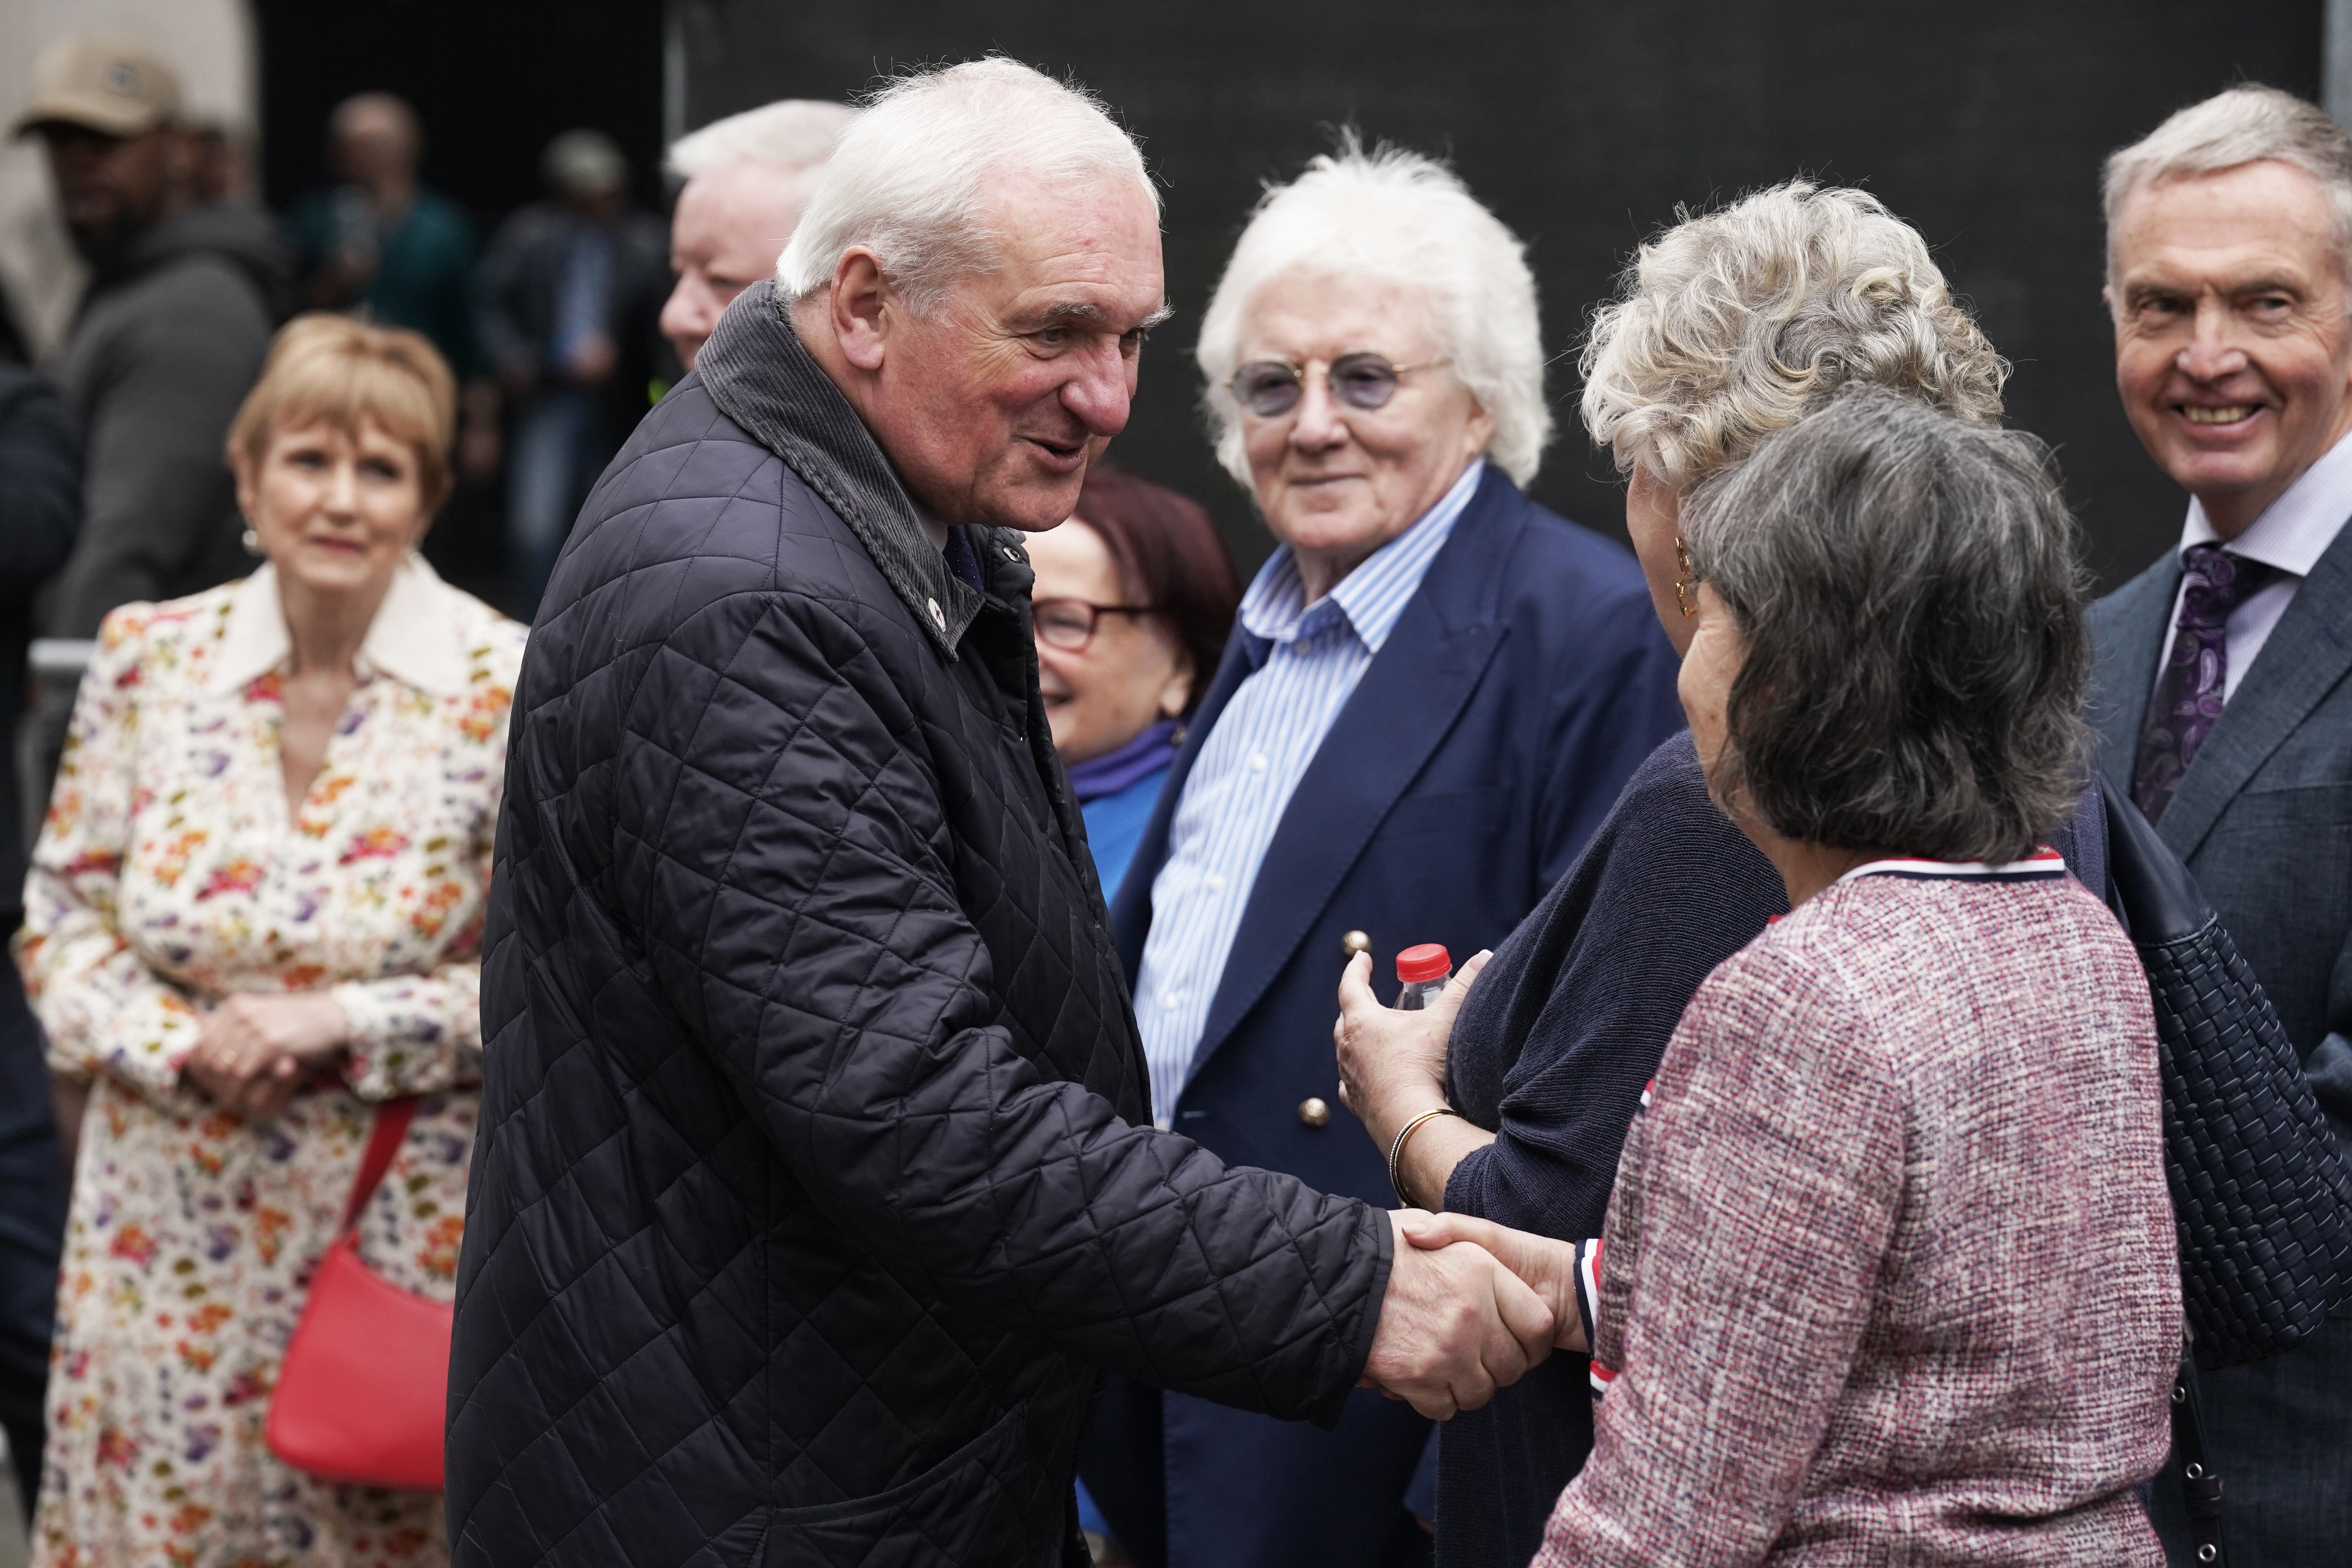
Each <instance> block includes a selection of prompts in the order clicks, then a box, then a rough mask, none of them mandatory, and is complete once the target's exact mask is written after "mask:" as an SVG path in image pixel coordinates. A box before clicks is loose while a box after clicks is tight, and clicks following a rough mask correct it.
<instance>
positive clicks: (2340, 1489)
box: [2091, 87, 2352, 1568]
mask: <svg viewBox="0 0 2352 1568" xmlns="http://www.w3.org/2000/svg"><path fill="white" fill-rule="evenodd" d="M2105 194H2106V219H2107V303H2108V306H2109V309H2110V311H2111V312H2112V315H2113V321H2114V327H2115V339H2116V390H2117V391H2118V392H2119V393H2121V395H2122V397H2123V405H2124V412H2125V414H2126V416H2129V418H2130V419H2131V422H2132V428H2133V429H2134V430H2135V431H2137V433H2138V435H2139V438H2140V441H2141V444H2142V445H2143V446H2145V447H2147V453H2148V456H2149V457H2150V458H2153V459H2154V460H2155V461H2156V463H2157V465H2158V467H2160V468H2163V469H2164V471H2165V473H2166V474H2167V475H2168V476H2169V477H2170V478H2171V479H2172V480H2173V481H2174V482H2175V483H2176V484H2178V485H2179V487H2180V488H2181V489H2183V490H2185V491H2186V492H2188V495H2187V501H2186V506H2185V509H2184V510H2185V512H2186V515H2185V517H2184V519H2183V521H2182V524H2181V531H2180V537H2179V542H2177V543H2176V544H2174V545H2173V547H2172V548H2170V549H2168V550H2167V551H2166V552H2164V553H2163V555H2162V556H2161V557H2160V558H2158V560H2157V561H2156V562H2155V563H2153V564H2151V565H2150V566H2149V567H2148V568H2147V570H2146V571H2145V572H2142V573H2141V574H2139V575H2138V576H2137V577H2135V578H2133V579H2132V580H2131V581H2130V582H2129V583H2126V584H2124V585H2123V586H2122V587H2121V588H2118V589H2117V590H2116V592H2115V593H2114V594H2113V595H2110V596H2109V597H2107V598H2106V599H2105V600H2103V601H2101V602H2100V604H2099V605H2096V606H2095V608H2094V609H2093V611H2092V615H2091V628H2092V633H2093V637H2094V638H2095V644H2096V647H2097V650H2098V664H2097V683H2098V693H2099V696H2098V700H2096V701H2095V703H2094V705H2093V709H2092V716H2093V719H2094V721H2095V722H2096V723H2097V724H2098V726H2099V729H2100V733H2101V741H2102V760H2103V762H2104V763H2105V768H2106V774H2107V777H2108V778H2109V779H2111V780H2113V781H2114V782H2115V783H2116V785H2117V786H2118V787H2128V788H2129V790H2130V792H2131V795H2132V798H2133V800H2134V801H2136V802H2137V804H2138V805H2139V807H2140V809H2141V811H2142V812H2144V813H2145V814H2146V815H2147V817H2148V819H2149V820H2150V821H2151V822H2153V823H2154V824H2155V825H2156V828H2157V831H2158V833H2159V834H2160V835H2162V837H2164V839H2165V841H2166V842H2167V843H2168V844H2169V845H2170V846H2171V847H2172V848H2173V849H2174V850H2175V851H2177V852H2178V853H2179V855H2180V857H2181V858H2183V859H2184V860H2185V861H2187V863H2188V865H2189V869H2190V870H2191V871H2192V872H2194V873H2195V875H2196V878H2197V881H2198V884H2199V886H2200V887H2201V888H2202V889H2204V891H2205V893H2206V895H2207V897H2208V898H2210V900H2211V901H2212V904H2213V908H2214V910H2216V911H2217V912H2218V913H2219V914H2220V916H2221V923H2222V926H2223V928H2224V929H2225V930H2227V931H2229V933H2230V935H2231V938H2232V940H2233V941H2234V942H2236V944H2237V947H2238V950H2239V952H2241V953H2242V955H2243V956H2244V958H2245V961H2246V963H2247V965H2248V966H2249V967H2250V968H2251V969H2252V971H2253V973H2254V975H2255V976H2256V978H2258V979H2259V980H2260V981H2261V982H2262V986H2263V991H2264V992H2265V993H2266V994H2268V995H2269V997H2270V999H2271V1001H2272V1003H2273V1005H2275V1006H2276V1007H2277V1009H2278V1017H2279V1022H2280V1023H2281V1024H2282V1025H2284V1027H2285V1031H2286V1034H2287V1037H2288V1038H2289V1039H2290V1040H2291V1041H2292V1042H2293V1043H2294V1047H2295V1049H2296V1050H2297V1051H2298V1052H2299V1053H2300V1054H2301V1055H2302V1056H2303V1057H2304V1058H2305V1062H2306V1068H2307V1071H2308V1072H2309V1075H2310V1078H2311V1082H2312V1087H2313V1088H2314V1089H2315V1090H2316V1091H2317V1094H2318V1099H2319V1103H2320V1105H2321V1106H2322V1107H2323V1108H2324V1109H2325V1110H2326V1111H2327V1112H2328V1113H2329V1116H2330V1118H2331V1120H2332V1121H2334V1123H2335V1126H2336V1134H2337V1137H2338V1139H2339V1140H2342V1139H2345V1138H2347V1137H2352V834H2347V826H2352V680H2347V679H2346V676H2347V672H2352V644H2347V641H2346V640H2345V636H2344V628H2345V627H2346V626H2347V625H2352V530H2347V528H2346V527H2345V526H2344V524H2345V520H2346V519H2347V517H2352V279H2347V272H2352V137H2347V135H2346V134H2345V132H2344V130H2343V128H2342V127H2341V126H2339V125H2337V124H2336V121H2334V120H2332V119H2330V118H2329V117H2328V115H2327V114H2326V112H2325V111H2323V110H2320V109H2319V108H2318V107H2317V106H2315V105H2314V104H2309V103H2305V102H2304V101H2302V100H2300V99H2297V98H2295V97H2294V96H2293V95H2291V94H2288V93H2284V92H2281V91H2278V90H2277V89H2273V88H2263V87H2237V88H2232V89H2230V90H2229V91H2227V92H2222V93H2219V94H2216V95H2215V96H2214V97H2212V98H2210V99H2207V100H2205V101H2204V102H2202V103H2198V104H2193V105H2191V106H2190V107H2189V108H2187V109H2184V110H2180V111H2179V113H2178V114H2175V115H2173V116H2172V117H2171V118H2170V119H2168V120H2167V121H2165V122H2164V123H2163V124H2162V125H2160V126H2158V128H2157V129H2156V130H2155V131H2153V132H2150V133H2149V134H2148V135H2147V137H2146V138H2144V139H2143V140H2141V141H2139V142H2136V143H2134V144H2133V145H2131V146H2129V147H2126V148H2125V149H2123V150H2122V151H2121V152H2118V153H2116V155H2115V156H2114V157H2113V158H2111V159H2109V160H2108V163H2107V169H2106V193H2105ZM2202 1383H2203V1395H2204V1397H2203V1405H2204V1415H2205V1437H2206V1459H2207V1462H2208V1464H2209V1466H2210V1468H2212V1469H2214V1470H2215V1471H2217V1472H2218V1473H2219V1474H2220V1476H2221V1482H2222V1486H2223V1491H2222V1507H2223V1509H2224V1510H2225V1522H2226V1524H2227V1528H2228V1532H2229V1543H2228V1544H2229V1551H2230V1561H2231V1563H2233V1564H2245V1563H2253V1564H2260V1565H2262V1568H2272V1565H2280V1568H2284V1565H2286V1564H2297V1563H2321V1562H2341V1561H2343V1559H2344V1556H2345V1552H2346V1542H2347V1541H2352V1399H2347V1390H2352V1321H2347V1320H2346V1319H2345V1318H2343V1317H2341V1316H2339V1317H2336V1318H2335V1319H2333V1320H2332V1321H2328V1322H2326V1323H2325V1324H2324V1325H2323V1326H2321V1328H2320V1329H2319V1330H2318V1331H2317V1332H2315V1333H2314V1334H2313V1335H2311V1336H2310V1338H2309V1339H2308V1340H2307V1341H2305V1342H2304V1343H2302V1344H2299V1345H2297V1346H2296V1347H2295V1348H2294V1349H2293V1350H2292V1351H2290V1352H2287V1353H2286V1354H2284V1355H2282V1356H2279V1357H2277V1358H2275V1359H2273V1360H2268V1361H2262V1362H2256V1363H2252V1364H2250V1365H2244V1366H2233V1367H2228V1368H2224V1369H2222V1370H2220V1371H2218V1372H2209V1373H2206V1374H2205V1375H2204V1377H2203V1379H2202ZM2156 1496H2157V1519H2158V1525H2159V1527H2160V1528H2162V1529H2163V1530H2164V1531H2166V1534H2167V1536H2168V1540H2169V1542H2171V1544H2172V1545H2173V1546H2174V1548H2175V1550H2176V1551H2177V1552H2184V1551H2185V1550H2186V1546H2187V1542H2188V1537H2189V1531H2188V1528H2187V1520H2186V1518H2185V1515H2184V1512H2183V1510H2180V1509H2179V1507H2178V1506H2177V1497H2178V1493H2177V1491H2176V1490H2175V1489H2174V1488H2173V1487H2172V1486H2171V1485H2170V1484H2169V1481H2168V1482H2167V1483H2160V1484H2159V1485H2158V1489H2157V1494H2156Z"/></svg>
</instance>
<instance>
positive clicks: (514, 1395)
mask: <svg viewBox="0 0 2352 1568" xmlns="http://www.w3.org/2000/svg"><path fill="white" fill-rule="evenodd" d="M1029 583H1030V573H1029V570H1028V567H1027V564H1026V557H1025V553H1024V551H1023V549H1022V546H1021V543H1020V536H1019V535H1018V534H1014V533H1007V532H1000V531H992V530H982V529H964V530H959V531H956V534H955V536H954V540H953V542H951V544H950V549H949V551H948V552H947V554H946V556H945V557H942V555H941V552H940V551H939V550H937V549H936V548H933V547H932V546H931V544H930V543H929V539H928V537H927V536H926V535H925V534H924V532H923V531H922V529H921V527H920V524H919V521H917V518H916V516H915V514H914V511H913V509H912V507H911V505H910V503H909V502H908V499H907V497H906V495H905V492H904V491H903V489H901V488H900V486H899V485H898V480H897V479H896V476H895V475H894V473H893V472H892V470H891V468H890V467H889V464H888V462H887V459H886V458H884V457H883V455H882V453H881V451H880V450H879V448H878V447H876V445H875V444H874V442H873V440H872V438H871V437H870V436H868V435H867V433H866V430H865V429H864V427H863V426H861V425H860V424H859V423H858V422H857V420H856V417H855V416H854V415H853V414H852V413H851V411H850V409H849V407H848V405H846V404H845V402H844V401H843V400H842V399H841V397H840V395H838V393H837V392H835V389H834V388H833V386H832V384H830V383H829V382H828V381H827V380H826V379H825V378H824V374H823V373H822V372H820V371H819V370H818V369H817V367H816V366H815V364H814V362H812V361H811V360H810V359H809V358H808V356H807V354H806V353H805V352H804V351H803V349H802V348H801V346H800V343H799V342H798V340H797V339H796V338H795V337H794V336H793V331H792V330H791V327H790V325H789V323H788V322H787V321H786V320H785V319H784V318H783V316H782V313H781V312H780V311H779V310H778V309H777V307H776V304H775V301H774V300H773V297H772V292H771V290H770V289H768V288H767V286H765V285H761V286H760V287H758V288H756V289H750V290H747V291H746V292H745V294H744V295H743V296H742V298H741V299H740V300H739V301H738V302H737V303H736V305H735V306H734V307H732V308H731V309H730V310H729V312H728V314H727V317H726V318H725V320H724V321H722V322H721V323H720V326H719V332H718V333H717V335H715V336H714V337H713V338H712V340H711V342H710V343H709V346H708V347H707V348H706V349H705V350H704V351H703V353H702V355H701V359H700V363H699V366H698V374H697V375H694V376H689V377H688V379H687V380H686V381H685V382H683V383H681V384H680V385H679V386H678V388H677V390H676V391H675V392H673V393H672V394H671V395H669V397H668V398H667V399H666V400H665V401H664V402H663V403H662V405H660V407H658V408H657V409H656V410H655V411H654V412H653V413H652V414H651V415H650V416H647V418H646V422H645V424H644V425H643V426H641V427H640V428H639V429H638V431H637V433H636V435H635V437H634V438H633V439H632V440H631V442H630V443H629V445H628V447H626V448H625V450H624V451H623V452H622V454H621V455H620V457H619V458H616V459H615V460H614V464H613V467H612V468H610V469H609V470H607V472H606V474H605V475H604V479H602V480H601V481H600V482H599V484H598V486H597V489H596V490H595V492H594V493H593V495H592V496H591V498H590V500H589V501H588V504H587V507H586V509H585V510H584V511H583V514H582V517H581V520H580V522H579V524H578V526H577V527H576V528H575V529H574V531H573V533H572V540H571V542H570V543H569V544H568V545H567V546H566V547H565V551H564V554H563V557H562V562H561V563H560V564H559V566H558V568H557V571H556V574H555V577H554V580H553V583H552V584H551V588H550V591H549V594H548V597H547V599H546V601H545V603H544V604H543V605H542V606H541V611H540V621H539V625H538V627H537V628H536V629H535V630H534V632H533V634H532V637H531V644H530V653H529V655H528V658H527V659H526V661H525V665H524V669H523V676H522V681H521V686H520V692H519V695H518V701H517V709H516V712H515V716H514V722H513V731H512V740H511V742H510V750H509V775H508V785H507V799H506V807H505V815H504V817H503V820H502V821H501V823H500V826H499V848H498V863H497V876H496V882H495V886H494V889H493V894H492V907H491V913H490V923H489V932H488V952H487V954H486V957H485V960H484V964H483V995H482V1011H483V1025H484V1032H485V1036H486V1038H487V1042H488V1043H487V1047H486V1057H487V1073H488V1082H487V1085H486V1087H485V1089H484V1097H483V1107H482V1123H481V1132H480V1138H479V1142H478V1147H477V1149H476V1152H475V1157H474V1167H473V1190H472V1192H471V1194H470V1197H469V1203H468V1214H467V1228H466V1242H465V1252H464V1256H463V1258H462V1261H461V1263H460V1266H459V1271H458V1295H457V1329H456V1335H455V1341H454V1344H453V1348H452V1356H451V1366H450V1390H449V1434H448V1492H447V1497H448V1510H449V1528H450V1536H451V1542H452V1548H453V1552H454V1555H455V1558H456V1561H457V1563H467V1564H474V1563H481V1564H488V1563H496V1564H499V1568H515V1565H518V1564H523V1563H563V1564H566V1565H570V1564H576V1563H644V1564H652V1563H664V1564H667V1563H697V1564H702V1563H709V1564H718V1563H746V1564H749V1563H761V1564H851V1563H859V1564H882V1563H891V1564H907V1565H909V1568H914V1565H929V1564H947V1563H971V1564H998V1563H1003V1564H1049V1563H1083V1562H1084V1561H1085V1556H1084V1549H1083V1547H1082V1546H1081V1545H1080V1544H1079V1542H1078V1538H1077V1534H1076V1526H1075V1520H1074V1510H1073V1509H1072V1506H1071V1486H1070V1480H1071V1475H1072V1471H1073V1468H1074V1464H1075V1454H1076V1447H1077V1442H1078V1437H1079V1434H1080V1431H1081V1428H1082V1426H1083V1425H1084V1423H1085V1419H1086V1414H1087V1406H1088V1405H1089V1403H1090V1401H1091V1400H1092V1399H1093V1397H1094V1395H1095V1394H1096V1392H1097V1389H1098V1387H1099V1386H1100V1384H1101V1382H1102V1379H1103V1375H1104V1373H1105V1372H1106V1371H1116V1372H1120V1373H1127V1374H1129V1375H1131V1376H1134V1377H1137V1378H1141V1379H1145V1380H1148V1381H1150V1382H1153V1383H1156V1384H1162V1385H1164V1386H1167V1387H1171V1388H1179V1389H1183V1390H1186V1391H1188V1392H1192V1393H1196V1394H1203V1395H1205V1396H1207V1397H1210V1398H1213V1399H1217V1400H1221V1401H1225V1402H1228V1403H1231V1404H1234V1405H1241V1406H1244V1407H1245V1408H1249V1409H1254V1410H1263V1411H1267V1412H1271V1413H1273V1414H1276V1415H1285V1416H1293V1417H1305V1418H1311V1419H1316V1420H1319V1421H1323V1422H1326V1423H1328V1422H1329V1421H1331V1420H1334V1419H1336V1418H1337V1415H1338V1412H1339V1409H1340V1407H1341V1405H1343V1403H1344V1402H1345V1400H1346V1398H1347V1394H1348V1391H1349V1388H1350V1387H1351V1386H1352V1385H1353V1384H1354V1382H1355V1380H1356V1377H1357V1375H1358V1373H1360V1370H1361V1368H1362V1365H1363V1363H1364V1360H1365V1357H1366V1355H1367V1354H1368V1353H1369V1351H1370V1342H1371V1337H1372V1331H1373V1328H1374V1325H1375V1322H1376V1321H1377V1318H1378V1315H1379V1310H1380V1301H1381V1292H1382V1290H1383V1289H1384V1288H1385V1285H1386V1279H1387V1271H1388V1264H1389V1255H1388V1247H1389V1230H1388V1225H1387V1222H1386V1220H1385V1219H1384V1218H1383V1217H1382V1215H1381V1214H1380V1213H1379V1212H1377V1211H1376V1210H1373V1209H1370V1208H1369V1207H1367V1206H1366V1205H1363V1204H1361V1203H1359V1202H1357V1201H1355V1200H1352V1199H1342V1198H1333V1197H1327V1196H1324V1195H1322V1194H1318V1193H1315V1192H1313V1191H1311V1190H1309V1189H1307V1188H1306V1187H1304V1186H1303V1185H1301V1184H1299V1183H1298V1182H1297V1181H1296V1180H1294V1179H1292V1178H1289V1177H1286V1176H1280V1175H1276V1174H1273V1173H1267V1172H1263V1171H1255V1170H1248V1169H1240V1168H1234V1169H1228V1168H1227V1167H1225V1166H1224V1165H1223V1164H1222V1163H1219V1162H1218V1161H1217V1160H1216V1159H1215V1158H1214V1157H1213V1156H1211V1155H1209V1154H1208V1153H1206V1152H1202V1150H1200V1149H1199V1148H1197V1147H1196V1146H1194V1145H1193V1144H1192V1142H1190V1141H1189V1140H1187V1139H1184V1138H1182V1137H1180V1136H1176V1135H1172V1134H1167V1133H1160V1132H1155V1131H1151V1129H1150V1123H1149V1117H1148V1101H1147V1093H1146V1087H1145V1085H1146V1079H1145V1073H1144V1067H1143V1059H1142V1053H1141V1050H1140V1047H1139V1045H1138V1042H1137V1037H1136V1033H1135V1026H1134V1021H1133V1018H1132V1016H1131V1014H1130V1013H1129V1008H1128V1001H1127V994H1126V988H1125V984H1124V981H1123V980H1122V978H1121V975H1120V970H1119V962H1118V953H1117V952H1116V950H1115V949H1114V947H1113V945H1112V943H1111V941H1110V937H1109V935H1108V930H1107V922H1106V920H1105V916H1104V912H1103V908H1102V900H1101V895H1100V894H1099V892H1098V891H1097V888H1096V885H1095V882H1094V879H1093V874H1092V872H1091V870H1090V869H1089V868H1088V866H1087V855H1086V853H1085V841H1084V837H1083V831H1084V830H1083V828H1082V826H1081V825H1080V820H1079V816H1078V813H1077V811H1076V806H1075V805H1074V803H1073V802H1072V800H1071V799H1070V796H1069V795H1068V793H1067V789H1066V784H1065V782H1064V779H1063V776H1062V773H1061V771H1060V767H1059V764H1058V763H1056V762H1055V758H1054V753H1053V751H1052V746H1051V740H1050V736H1049V734H1048V731H1047V730H1046V725H1045V713H1044V709H1043V705H1042V703H1041V701H1040V700H1039V697H1038V693H1037V675H1036V661H1035V657H1034V650H1033V648H1032V647H1031V645H1030V641H1029V634H1028V598H1027V595H1028V589H1029Z"/></svg>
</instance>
